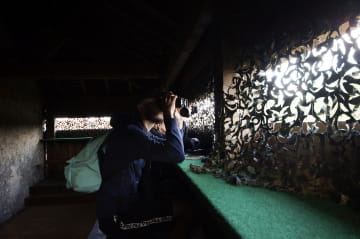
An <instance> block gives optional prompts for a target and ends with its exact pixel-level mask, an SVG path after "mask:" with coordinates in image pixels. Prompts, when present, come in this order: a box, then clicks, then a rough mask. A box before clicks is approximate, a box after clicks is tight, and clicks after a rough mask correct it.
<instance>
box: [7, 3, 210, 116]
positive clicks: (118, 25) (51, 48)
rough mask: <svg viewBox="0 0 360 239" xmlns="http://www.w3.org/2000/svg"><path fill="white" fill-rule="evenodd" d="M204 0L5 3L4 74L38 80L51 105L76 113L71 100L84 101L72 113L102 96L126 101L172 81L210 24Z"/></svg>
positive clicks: (102, 98) (208, 11)
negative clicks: (134, 92) (141, 91)
mask: <svg viewBox="0 0 360 239" xmlns="http://www.w3.org/2000/svg"><path fill="white" fill-rule="evenodd" d="M207 4H208V3H206V1H183V0H174V1H168V0H156V1H146V0H121V1H118V0H97V1H89V0H86V1H64V0H48V1H26V2H17V1H11V3H6V6H5V5H4V4H2V6H1V5H0V35H1V36H2V37H1V38H0V52H1V55H0V64H1V66H2V67H1V68H2V69H1V71H0V77H5V78H11V79H14V80H16V79H32V80H38V81H39V82H40V87H41V89H42V92H43V97H44V99H45V102H46V104H47V105H48V107H52V108H53V110H55V111H59V112H63V113H64V114H66V113H67V112H68V113H69V112H70V111H71V110H70V108H69V105H70V106H71V105H74V104H78V103H77V102H83V101H85V102H87V103H86V104H85V105H84V104H83V105H81V106H83V107H80V105H79V107H74V110H75V111H77V108H86V105H88V108H90V109H91V107H90V106H91V105H93V104H95V103H97V104H98V102H102V101H104V102H105V103H107V102H114V101H115V102H116V103H119V101H121V102H122V103H123V104H126V102H128V101H127V100H126V99H127V98H128V97H130V96H131V94H132V92H133V91H134V90H136V89H137V88H144V87H152V88H160V87H163V88H169V87H170V86H171V84H172V83H173V82H174V81H175V79H176V77H177V76H178V74H179V72H180V71H181V69H182V67H183V66H184V64H185V62H186V61H187V59H188V58H189V56H190V55H191V52H192V51H193V50H194V49H195V47H196V45H197V44H198V42H199V40H200V38H201V36H202V35H203V32H205V31H206V29H207V26H208V25H209V24H210V22H211V13H210V8H209V6H208V5H207ZM164 79H167V80H164ZM124 99H125V101H124ZM68 101H70V102H73V103H72V104H71V103H70V102H69V103H66V102H68ZM105 103H104V104H105ZM104 104H102V105H101V107H102V108H104ZM60 108H62V109H63V110H60ZM57 109H59V110H57ZM105 111H106V110H105Z"/></svg>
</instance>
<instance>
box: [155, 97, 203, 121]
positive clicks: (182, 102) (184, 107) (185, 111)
mask: <svg viewBox="0 0 360 239" xmlns="http://www.w3.org/2000/svg"><path fill="white" fill-rule="evenodd" d="M167 94H173V93H172V92H171V91H170V92H167V93H164V94H162V96H161V97H160V98H159V100H158V104H159V106H161V102H162V100H163V97H164V96H165V95H167ZM189 106H190V103H189V100H188V99H186V98H183V97H178V98H177V99H176V102H175V107H176V108H177V109H178V108H180V112H179V113H180V115H181V116H182V117H185V118H189V117H190V116H191V114H195V113H197V107H196V106H191V110H189Z"/></svg>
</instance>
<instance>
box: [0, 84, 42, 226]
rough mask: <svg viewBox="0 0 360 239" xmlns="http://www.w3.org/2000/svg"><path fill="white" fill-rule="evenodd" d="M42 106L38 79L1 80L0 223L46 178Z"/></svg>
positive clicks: (22, 204) (15, 210)
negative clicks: (34, 186) (42, 139)
mask: <svg viewBox="0 0 360 239" xmlns="http://www.w3.org/2000/svg"><path fill="white" fill-rule="evenodd" d="M41 138H42V106H41V99H40V97H39V90H38V87H37V84H36V82H35V81H30V80H27V81H20V80H16V81H15V80H3V79H2V80H1V81H0V223H2V222H4V221H6V220H7V219H9V218H10V217H11V216H13V215H14V214H15V213H16V212H18V211H19V210H20V209H22V208H23V206H24V199H25V198H26V197H27V196H28V194H29V187H30V186H32V185H34V184H35V183H37V182H39V181H40V180H41V179H42V178H43V176H44V175H43V172H44V170H43V162H44V151H43V145H42V143H41V142H40V139H41Z"/></svg>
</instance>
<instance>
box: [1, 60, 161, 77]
mask: <svg viewBox="0 0 360 239" xmlns="http://www.w3.org/2000/svg"><path fill="white" fill-rule="evenodd" d="M6 69H7V72H2V73H1V75H0V76H1V77H5V78H23V79H34V78H35V79H49V80H51V79H56V80H75V79H78V80H80V79H84V80H88V79H117V80H128V79H148V80H157V79H159V70H157V67H156V66H154V65H151V64H149V63H147V64H137V65H135V64H130V65H129V64H121V63H119V64H37V65H30V64H28V65H17V66H9V67H6Z"/></svg>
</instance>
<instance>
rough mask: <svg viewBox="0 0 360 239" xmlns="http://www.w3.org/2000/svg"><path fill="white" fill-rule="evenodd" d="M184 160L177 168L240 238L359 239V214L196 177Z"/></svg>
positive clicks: (326, 202)
mask: <svg viewBox="0 0 360 239" xmlns="http://www.w3.org/2000/svg"><path fill="white" fill-rule="evenodd" d="M190 164H197V165H201V162H200V160H194V159H191V160H190V159H187V160H185V161H184V162H182V163H181V164H179V167H180V169H181V171H182V172H184V174H185V175H186V176H187V178H188V179H189V180H190V181H191V182H192V183H193V184H194V185H195V186H196V188H197V189H198V190H199V191H200V192H201V194H202V195H203V196H205V197H206V198H207V200H208V202H209V203H210V204H211V205H212V206H213V207H214V208H215V210H216V211H217V213H218V214H220V215H221V216H222V217H223V219H224V220H226V222H227V224H229V225H230V226H231V227H232V230H234V231H235V232H236V233H237V234H238V235H239V236H241V238H244V239H262V238H264V239H271V238H276V239H280V238H286V239H297V238H302V239H303V238H304V239H314V238H323V239H342V238H347V239H349V238H354V239H355V238H356V239H359V238H360V215H359V213H358V212H353V211H352V210H351V209H349V208H347V207H344V206H339V205H337V204H335V203H333V202H331V201H329V200H325V199H320V198H315V197H305V196H304V197H302V196H297V195H294V194H289V193H284V192H276V191H271V190H267V189H263V188H258V187H249V186H234V185H230V184H228V183H226V182H225V181H224V180H222V179H217V178H215V177H214V176H213V175H210V174H196V173H193V172H191V171H190V169H189V165H190Z"/></svg>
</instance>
